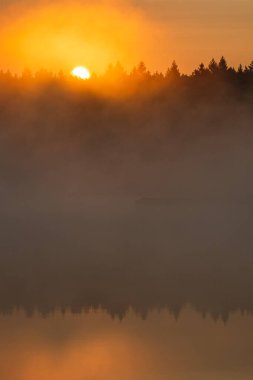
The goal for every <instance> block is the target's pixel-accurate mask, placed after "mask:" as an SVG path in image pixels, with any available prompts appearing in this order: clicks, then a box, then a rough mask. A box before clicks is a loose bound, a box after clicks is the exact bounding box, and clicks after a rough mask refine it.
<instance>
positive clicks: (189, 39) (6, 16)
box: [0, 0, 253, 73]
mask: <svg viewBox="0 0 253 380" xmlns="http://www.w3.org/2000/svg"><path fill="white" fill-rule="evenodd" d="M252 19H253V1H252V0H220V1H218V0H206V1H204V0H129V1H126V0H118V1H117V0H109V1H106V0H92V1H91V0H74V1H73V0H72V1H70V0H63V1H59V0H51V1H50V0H34V1H32V0H21V1H20V0H2V1H1V2H0V39H1V62H0V67H1V68H3V69H5V70H6V69H10V70H11V71H14V72H20V71H22V70H23V69H24V68H31V69H32V70H38V69H40V68H46V69H50V70H53V71H56V72H57V71H59V70H60V69H63V70H64V71H69V70H71V69H72V68H73V67H74V66H77V65H85V66H87V67H88V68H89V69H90V70H91V71H93V72H102V71H104V70H105V69H106V67H107V66H108V65H109V64H110V63H116V62H117V61H120V62H121V63H122V65H123V66H125V67H126V69H127V70H130V69H131V68H132V67H133V66H134V65H135V64H137V63H138V62H139V61H141V60H143V61H144V62H145V63H146V65H147V66H148V68H150V70H151V71H155V70H158V71H165V70H166V68H167V67H168V66H169V65H170V64H171V62H172V60H174V59H175V60H176V61H177V63H178V64H179V67H180V68H181V71H183V72H187V73H190V72H191V71H193V69H194V68H195V67H196V66H197V65H198V64H199V63H200V62H202V61H203V62H204V63H206V64H207V63H208V62H209V61H210V60H211V58H213V57H215V58H217V59H218V58H219V57H220V56H221V55H225V57H227V59H228V61H229V63H230V64H231V65H232V66H235V67H236V66H238V65H239V64H240V63H242V64H243V65H246V64H249V63H250V62H251V61H252V60H253V49H252V48H251V46H252V42H251V41H252V40H253V24H252V21H251V20H252Z"/></svg>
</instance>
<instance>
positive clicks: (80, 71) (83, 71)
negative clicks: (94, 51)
mask: <svg viewBox="0 0 253 380" xmlns="http://www.w3.org/2000/svg"><path fill="white" fill-rule="evenodd" d="M71 75H72V76H73V77H76V78H79V79H83V80H86V79H90V72H89V70H88V69H87V68H86V67H84V66H77V67H75V68H74V69H73V70H72V71H71Z"/></svg>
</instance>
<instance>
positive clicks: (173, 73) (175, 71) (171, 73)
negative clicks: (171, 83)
mask: <svg viewBox="0 0 253 380" xmlns="http://www.w3.org/2000/svg"><path fill="white" fill-rule="evenodd" d="M180 76H181V74H180V71H179V68H178V65H177V63H176V61H173V62H172V64H171V67H170V68H168V70H167V72H166V75H165V77H166V78H167V79H170V80H177V79H179V78H180Z"/></svg>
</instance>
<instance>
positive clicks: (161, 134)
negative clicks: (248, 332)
mask: <svg viewBox="0 0 253 380" xmlns="http://www.w3.org/2000/svg"><path fill="white" fill-rule="evenodd" d="M135 70H137V71H134V72H133V73H132V74H130V75H127V74H123V73H121V76H120V77H119V79H118V81H116V82H115V81H113V80H111V77H109V78H108V77H106V75H105V76H103V77H99V78H98V77H94V78H92V79H91V80H90V81H87V82H81V81H78V80H74V79H71V78H67V77H62V78H58V77H57V78H55V77H52V76H50V75H49V74H48V73H47V75H49V78H47V79H45V77H43V79H42V77H41V75H42V74H40V76H37V77H35V78H34V77H33V76H31V74H30V73H28V72H27V73H24V75H23V77H22V78H15V77H12V76H11V75H10V74H8V73H5V74H3V73H2V76H1V79H0V82H1V85H0V125H1V136H0V144H1V146H0V157H1V160H0V162H1V178H0V183H1V206H0V207H1V216H0V218H1V232H0V234H1V238H0V244H1V247H0V249H1V254H0V260H1V265H0V268H1V269H0V289H1V296H0V299H1V304H0V309H1V311H2V312H4V313H6V312H12V311H14V310H15V309H16V308H21V309H24V310H25V311H26V312H27V314H28V315H30V314H31V313H33V312H34V311H35V310H39V311H40V312H41V313H42V314H43V315H48V313H49V312H51V311H53V310H56V309H60V310H62V312H65V311H66V310H68V309H70V310H71V311H73V312H81V311H82V310H83V309H90V308H95V309H96V308H103V309H105V310H107V311H108V312H109V313H110V314H111V315H112V316H117V317H119V318H123V317H124V316H125V314H126V312H127V310H128V309H129V307H132V308H133V309H134V310H135V311H136V312H137V313H139V314H140V315H141V316H142V317H143V318H145V317H146V315H147V314H148V312H149V311H150V310H151V309H159V308H168V309H169V310H170V311H171V313H173V314H174V315H175V317H178V316H179V315H180V310H181V309H182V308H183V307H184V305H185V304H188V303H190V304H191V305H192V306H193V307H194V308H195V309H196V310H198V311H199V312H201V313H202V315H203V316H204V315H205V314H207V313H210V314H211V315H212V317H213V318H214V319H218V318H222V319H223V321H224V322H226V321H227V320H228V318H229V315H230V313H232V312H233V311H235V310H241V311H245V312H252V306H253V305H252V291H251V290H250V289H253V288H252V276H251V274H252V273H251V272H252V271H251V268H252V255H251V252H252V243H253V241H252V233H251V231H252V208H253V199H252V185H253V184H252V175H251V173H252V169H253V168H252V166H253V152H252V142H253V134H252V131H251V125H252V95H251V89H252V84H251V83H252V78H251V76H249V74H248V73H247V72H246V71H245V72H244V74H242V77H240V76H239V75H240V73H236V72H235V71H233V70H232V69H230V71H228V72H226V73H225V74H224V73H220V74H217V76H215V75H213V74H208V75H207V76H206V77H204V78H201V79H199V77H198V76H197V75H196V74H195V75H193V76H191V77H186V76H180V75H179V76H178V77H176V78H174V77H173V76H172V74H171V76H170V75H169V74H168V76H167V77H164V76H163V75H160V76H159V75H158V74H154V75H151V74H150V73H149V72H148V71H146V69H143V67H142V65H140V66H139V67H138V68H137V69H135ZM171 72H173V70H172V69H171ZM44 74H45V73H44ZM114 74H115V73H114ZM115 75H116V74H115ZM250 75H252V74H250ZM36 78H37V79H36ZM245 78H246V79H245Z"/></svg>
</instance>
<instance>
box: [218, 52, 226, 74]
mask: <svg viewBox="0 0 253 380" xmlns="http://www.w3.org/2000/svg"><path fill="white" fill-rule="evenodd" d="M218 69H219V71H221V72H226V71H227V70H228V65H227V61H226V60H225V58H224V57H223V56H222V57H221V59H220V61H219V63H218Z"/></svg>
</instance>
